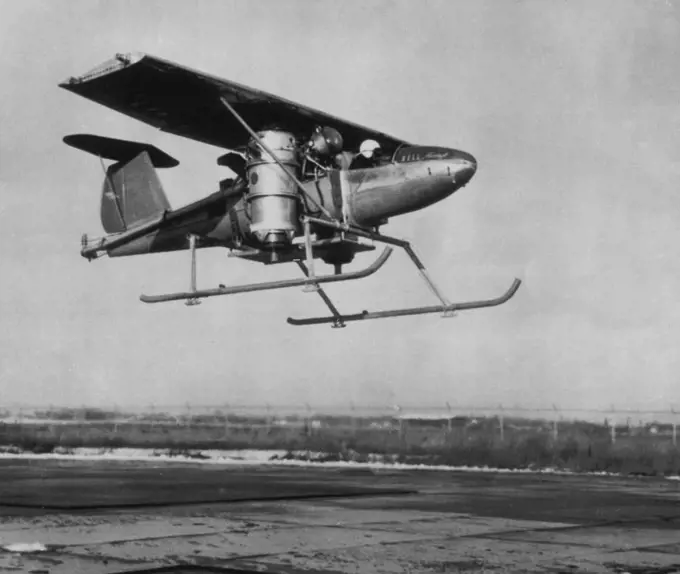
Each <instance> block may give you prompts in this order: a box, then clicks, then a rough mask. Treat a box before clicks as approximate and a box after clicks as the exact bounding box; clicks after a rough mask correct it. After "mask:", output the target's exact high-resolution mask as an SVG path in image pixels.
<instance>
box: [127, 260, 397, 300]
mask: <svg viewBox="0 0 680 574" xmlns="http://www.w3.org/2000/svg"><path fill="white" fill-rule="evenodd" d="M391 253H392V249H391V248H389V247H386V248H385V250H384V251H383V252H382V253H381V254H380V257H378V258H377V259H376V260H375V261H374V262H373V263H372V264H371V265H369V266H368V267H366V268H365V269H360V270H359V271H351V272H349V273H341V274H339V275H321V276H316V277H313V278H308V277H304V278H299V279H284V280H282V281H269V282H265V283H250V284H248V285H236V286H233V287H217V288H216V289H203V290H201V289H199V290H196V291H194V290H192V291H186V292H180V293H168V294H166V295H140V297H139V299H140V300H141V301H142V302H144V303H163V302H165V301H181V300H183V299H203V298H205V297H216V296H218V295H235V294H236V293H250V292H253V291H269V290H273V289H285V288H288V287H303V286H306V285H316V284H322V283H337V282H341V281H351V280H353V279H363V278H364V277H368V276H369V275H373V273H375V272H376V271H377V270H378V269H380V268H381V267H382V266H383V265H384V264H385V262H386V261H387V259H388V258H389V256H390V255H391Z"/></svg>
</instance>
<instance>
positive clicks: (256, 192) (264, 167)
mask: <svg viewBox="0 0 680 574" xmlns="http://www.w3.org/2000/svg"><path fill="white" fill-rule="evenodd" d="M257 136H258V138H259V139H260V141H262V143H263V144H264V145H265V146H266V147H267V148H268V149H269V150H271V152H272V153H273V154H274V155H275V156H276V159H278V160H279V161H280V162H281V163H282V164H283V165H284V166H286V168H287V169H288V170H289V171H290V172H292V173H293V175H295V176H296V177H298V176H299V171H300V162H299V160H298V150H297V146H296V142H295V137H294V136H293V134H291V133H289V132H286V131H283V130H278V129H271V130H263V131H260V132H258V133H257ZM246 177H247V181H248V194H247V196H246V200H247V201H248V203H249V204H250V217H251V224H250V231H251V232H252V233H253V235H255V237H256V238H257V240H258V241H259V242H260V243H262V244H264V245H265V246H266V247H268V248H270V249H272V250H277V249H282V248H285V247H287V246H288V245H290V243H291V241H292V239H293V237H294V236H295V232H296V229H297V227H298V213H297V210H298V190H297V186H296V184H295V182H294V181H293V180H292V178H290V177H289V176H288V175H287V174H286V172H285V171H284V170H283V169H282V168H281V166H280V165H278V164H277V163H276V161H275V160H274V158H272V157H271V156H270V155H269V153H268V152H267V151H266V150H265V149H263V148H262V146H260V144H259V143H258V141H257V140H256V139H255V138H252V139H251V140H250V142H249V144H248V150H247V153H246Z"/></svg>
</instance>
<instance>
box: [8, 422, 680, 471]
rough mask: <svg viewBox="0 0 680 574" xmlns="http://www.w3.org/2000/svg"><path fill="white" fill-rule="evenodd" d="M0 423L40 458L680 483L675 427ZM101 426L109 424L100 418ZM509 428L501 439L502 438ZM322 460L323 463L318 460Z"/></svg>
mask: <svg viewBox="0 0 680 574" xmlns="http://www.w3.org/2000/svg"><path fill="white" fill-rule="evenodd" d="M48 414H49V415H50V416H49V419H50V422H40V421H38V420H33V421H26V422H22V423H18V422H5V423H2V422H0V445H14V446H17V447H19V448H21V449H23V450H26V451H31V452H38V453H39V452H51V451H52V450H53V449H55V448H56V447H82V446H84V447H103V448H116V447H136V448H164V449H172V450H173V451H175V452H188V451H194V452H195V451H199V450H201V449H225V450H228V449H267V450H268V449H276V450H285V451H289V455H288V456H290V457H291V458H292V457H295V458H304V457H305V454H304V452H306V451H309V452H313V453H319V452H322V453H325V454H324V457H323V458H326V459H328V460H355V461H366V460H368V459H369V455H376V454H379V455H388V458H389V460H393V461H395V462H409V463H424V464H447V465H457V466H462V465H468V466H490V467H498V468H512V469H517V468H545V467H551V468H558V469H564V470H572V471H577V472H579V471H606V472H616V473H623V474H640V475H670V474H672V475H677V474H678V473H680V451H679V449H678V448H677V446H676V445H674V444H673V440H672V432H671V427H670V425H665V426H664V425H647V426H645V427H618V428H616V429H615V435H614V439H615V440H612V432H611V430H612V429H611V427H607V426H604V425H598V424H593V423H587V422H566V421H562V422H560V423H559V424H558V425H557V427H556V426H555V425H554V423H552V422H548V421H540V420H531V419H506V420H505V421H503V423H500V421H499V419H498V418H495V417H494V418H477V419H472V418H469V417H455V418H453V419H450V420H440V421H422V420H420V421H413V420H412V421H404V420H397V419H392V418H387V417H382V418H374V419H365V418H364V419H360V418H351V417H319V416H317V417H315V418H314V420H313V421H312V420H305V419H289V420H275V419H266V418H262V417H260V418H256V417H251V418H247V417H240V418H237V417H233V416H230V417H228V418H227V417H223V416H220V415H211V416H210V417H196V418H194V419H192V420H191V421H189V420H181V419H176V418H173V417H167V416H164V415H158V414H156V415H154V416H153V417H150V416H149V417H141V418H138V419H137V420H125V421H119V422H110V421H107V420H104V419H106V418H108V417H109V415H108V414H106V413H104V414H102V416H101V417H100V416H94V415H91V416H87V417H81V419H82V420H72V419H73V417H72V416H70V415H69V416H62V417H60V416H55V414H56V415H59V413H48ZM98 419H102V420H98ZM501 424H502V432H501ZM315 458H316V459H318V455H315Z"/></svg>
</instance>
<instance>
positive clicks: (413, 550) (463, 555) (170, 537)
mask: <svg viewBox="0 0 680 574" xmlns="http://www.w3.org/2000/svg"><path fill="white" fill-rule="evenodd" d="M679 487H680V484H679V483H678V482H673V481H668V480H661V479H635V478H628V479H623V478H609V477H592V476H556V475H545V474H543V475H537V474H491V473H462V472H461V473H453V472H443V471H393V470H384V471H371V470H357V469H346V470H344V469H343V470H339V469H324V468H322V467H312V468H296V467H281V466H276V467H272V466H259V467H255V466H242V467H239V466H235V465H228V466H227V465H224V466H220V465H213V464H210V465H201V464H183V463H182V464H176V463H172V464H168V463H157V462H103V461H102V462H94V461H87V462H82V461H77V462H76V461H65V460H30V461H29V460H20V459H11V460H10V459H3V460H0V547H2V548H3V550H0V572H5V571H7V572H10V571H11V572H32V573H34V574H46V573H55V574H61V573H76V572H83V573H116V572H175V573H182V572H186V573H190V572H191V573H193V572H285V573H293V572H354V573H363V572H366V573H368V572H468V573H476V572H518V573H519V572H522V573H524V572H570V573H582V572H583V573H585V572H593V573H599V572H602V573H605V572H606V573H611V572H630V573H631V574H633V573H635V574H641V573H649V574H651V573H658V574H660V573H671V572H680V488H679Z"/></svg>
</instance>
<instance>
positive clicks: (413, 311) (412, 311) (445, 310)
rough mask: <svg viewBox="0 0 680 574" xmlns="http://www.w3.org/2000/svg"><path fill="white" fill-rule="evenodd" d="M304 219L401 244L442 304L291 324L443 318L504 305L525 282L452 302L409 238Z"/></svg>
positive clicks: (516, 282)
mask: <svg viewBox="0 0 680 574" xmlns="http://www.w3.org/2000/svg"><path fill="white" fill-rule="evenodd" d="M304 220H305V225H307V224H308V223H315V224H317V225H322V226H325V227H330V228H331V229H335V230H337V231H344V232H348V233H353V234H355V235H358V236H360V237H365V238H367V239H372V240H374V241H378V242H380V243H386V244H388V245H394V246H395V247H401V248H402V249H403V250H404V251H406V253H407V255H408V256H409V257H410V258H411V261H413V263H414V265H415V266H416V267H417V268H418V271H419V273H420V275H421V277H422V278H423V280H424V281H425V283H426V284H427V286H428V287H429V288H430V291H432V293H433V294H434V295H435V296H436V297H437V298H438V299H439V301H440V302H441V305H434V306H429V307H412V308H408V309H392V310H389V311H377V312H368V311H362V312H361V313H356V314H353V315H339V314H337V313H335V312H334V313H333V316H332V317H311V318H305V319H293V318H291V317H289V318H288V323H289V324H291V325H320V324H323V323H333V324H334V325H337V324H338V322H341V323H343V324H344V323H346V322H350V321H361V320H365V319H385V318H388V317H403V316H406V315H425V314H428V313H442V317H452V316H453V315H454V313H455V312H456V311H467V310H470V309H481V308H484V307H495V306H497V305H502V304H503V303H505V302H506V301H508V300H510V299H511V298H512V297H513V295H514V294H515V293H516V292H517V290H518V289H519V286H520V285H521V284H522V282H521V281H520V280H519V279H515V280H514V281H513V282H512V285H511V286H510V288H509V289H508V290H507V291H506V292H505V293H504V294H503V295H501V296H500V297H496V298H494V299H483V300H480V301H467V302H463V303H450V302H449V301H448V300H447V299H446V298H445V297H444V295H442V293H441V291H440V290H439V289H438V288H437V286H436V285H435V283H434V282H433V281H432V279H431V278H430V275H429V273H428V272H427V269H426V268H425V265H424V264H423V262H422V261H421V260H420V258H419V257H418V256H417V255H416V253H415V251H414V250H413V248H412V247H411V244H410V243H409V242H408V241H404V240H403V239H397V238H396V237H390V236H388V235H382V234H380V233H376V232H373V231H369V230H367V229H362V228H357V227H354V226H351V225H347V224H346V223H339V222H336V221H327V220H324V219H319V218H317V217H309V216H305V217H304ZM332 310H333V309H332V308H331V311H332Z"/></svg>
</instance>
